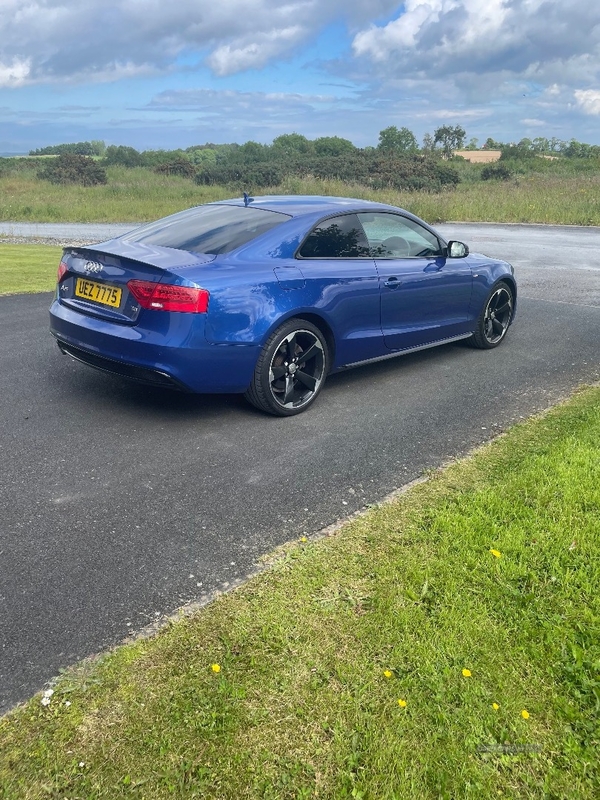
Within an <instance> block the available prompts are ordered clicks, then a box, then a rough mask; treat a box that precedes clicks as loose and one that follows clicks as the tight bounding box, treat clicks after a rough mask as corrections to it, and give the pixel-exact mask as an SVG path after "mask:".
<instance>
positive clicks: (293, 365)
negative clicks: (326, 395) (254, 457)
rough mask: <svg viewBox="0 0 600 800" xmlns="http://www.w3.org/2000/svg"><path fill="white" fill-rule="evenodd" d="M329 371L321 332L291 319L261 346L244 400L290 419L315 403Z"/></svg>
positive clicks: (314, 326) (263, 409) (308, 324)
mask: <svg viewBox="0 0 600 800" xmlns="http://www.w3.org/2000/svg"><path fill="white" fill-rule="evenodd" d="M328 369H329V353H328V349H327V343H326V341H325V338H324V336H323V334H322V333H321V331H320V330H319V329H318V328H317V327H316V325H313V324H312V323H311V322H307V321H306V320H303V319H290V320H288V321H287V322H286V323H284V324H283V325H282V326H281V327H280V328H278V329H277V330H276V331H275V332H274V333H273V334H272V335H271V336H270V337H269V339H268V341H267V343H266V344H265V346H264V347H263V349H262V351H261V353H260V355H259V357H258V361H257V362H256V367H255V368H254V375H253V377H252V382H251V384H250V386H249V388H248V390H247V391H246V393H245V395H244V397H245V398H246V400H248V401H249V402H250V403H252V405H253V406H256V408H259V409H260V410H261V411H266V412H267V413H268V414H274V415H275V416H278V417H291V416H293V415H294V414H300V412H302V411H305V410H306V409H307V408H308V407H309V406H310V405H312V403H314V401H315V400H316V398H317V395H318V394H319V392H320V391H321V387H322V386H323V383H324V382H325V377H326V376H327V372H328Z"/></svg>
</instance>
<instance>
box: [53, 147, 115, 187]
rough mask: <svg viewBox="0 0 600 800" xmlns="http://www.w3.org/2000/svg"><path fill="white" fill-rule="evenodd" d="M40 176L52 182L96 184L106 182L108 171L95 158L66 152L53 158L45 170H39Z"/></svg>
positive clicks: (83, 184)
mask: <svg viewBox="0 0 600 800" xmlns="http://www.w3.org/2000/svg"><path fill="white" fill-rule="evenodd" d="M38 178H41V179H42V180H45V181H50V183H59V184H62V183H64V184H67V183H76V184H79V185H80V186H96V185H97V184H100V183H106V172H105V171H104V169H103V168H102V167H101V166H100V164H98V163H97V162H96V161H94V159H93V158H89V157H88V156H79V155H76V154H74V153H65V154H64V155H62V156H58V157H57V158H55V159H53V160H52V161H51V162H50V163H49V164H48V165H47V166H46V167H45V168H44V169H43V170H41V171H40V172H38Z"/></svg>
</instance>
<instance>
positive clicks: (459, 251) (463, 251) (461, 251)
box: [448, 242, 469, 258]
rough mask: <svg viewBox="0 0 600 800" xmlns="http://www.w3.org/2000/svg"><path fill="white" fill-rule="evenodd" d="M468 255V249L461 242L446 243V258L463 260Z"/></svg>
mask: <svg viewBox="0 0 600 800" xmlns="http://www.w3.org/2000/svg"><path fill="white" fill-rule="evenodd" d="M468 255H469V248H468V247H467V245H466V244H463V242H448V258H465V256H468Z"/></svg>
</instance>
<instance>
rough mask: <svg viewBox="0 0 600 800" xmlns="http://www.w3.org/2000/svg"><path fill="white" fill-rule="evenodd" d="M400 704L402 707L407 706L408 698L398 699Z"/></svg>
mask: <svg viewBox="0 0 600 800" xmlns="http://www.w3.org/2000/svg"><path fill="white" fill-rule="evenodd" d="M398 705H399V706H400V708H406V700H402V699H400V700H398Z"/></svg>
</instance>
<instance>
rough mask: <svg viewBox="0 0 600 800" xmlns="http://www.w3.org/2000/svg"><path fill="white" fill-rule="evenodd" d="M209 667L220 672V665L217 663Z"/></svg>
mask: <svg viewBox="0 0 600 800" xmlns="http://www.w3.org/2000/svg"><path fill="white" fill-rule="evenodd" d="M211 669H212V671H213V672H221V667H220V666H219V665H218V664H213V665H212V667H211Z"/></svg>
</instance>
